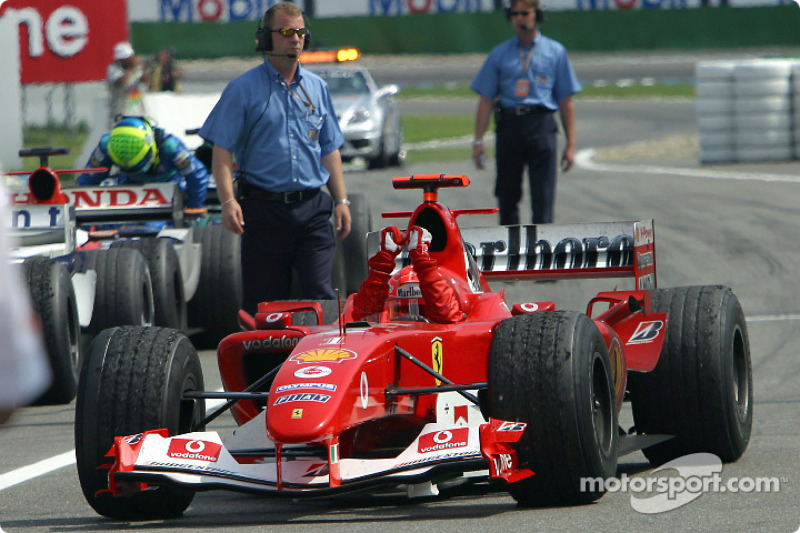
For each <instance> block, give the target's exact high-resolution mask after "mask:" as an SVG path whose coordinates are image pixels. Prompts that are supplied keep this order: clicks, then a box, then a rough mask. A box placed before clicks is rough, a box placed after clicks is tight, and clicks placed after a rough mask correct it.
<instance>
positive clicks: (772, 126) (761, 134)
mask: <svg viewBox="0 0 800 533" xmlns="http://www.w3.org/2000/svg"><path fill="white" fill-rule="evenodd" d="M695 76H696V80H697V101H696V102H697V103H696V105H697V129H698V137H699V141H700V162H701V163H727V162H754V161H788V160H792V159H797V158H798V157H800V148H798V145H797V141H796V140H795V139H798V138H800V112H798V103H800V96H798V95H800V61H792V60H783V59H756V60H746V61H738V62H737V61H703V62H699V63H697V65H696V67H695Z"/></svg>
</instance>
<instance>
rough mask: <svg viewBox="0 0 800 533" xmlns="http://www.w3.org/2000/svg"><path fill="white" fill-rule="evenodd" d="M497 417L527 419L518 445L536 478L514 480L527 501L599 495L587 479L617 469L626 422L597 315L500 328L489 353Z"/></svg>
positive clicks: (492, 410) (492, 408)
mask: <svg viewBox="0 0 800 533" xmlns="http://www.w3.org/2000/svg"><path fill="white" fill-rule="evenodd" d="M489 357H490V358H489V390H488V400H489V414H490V415H491V416H492V417H494V418H499V419H502V420H508V421H518V422H525V423H526V424H528V427H527V429H526V431H525V433H524V434H523V436H522V439H520V441H519V442H518V443H517V444H516V445H515V446H516V449H517V454H518V458H519V462H520V465H521V466H522V467H523V468H530V469H531V470H533V471H534V472H535V475H534V476H531V477H529V478H526V479H524V480H522V481H518V482H516V483H513V484H512V485H510V487H509V491H510V492H511V495H512V496H513V497H514V499H515V500H517V502H518V503H519V504H520V505H522V506H547V505H574V504H584V503H589V502H592V501H594V500H597V499H598V498H600V497H601V496H602V495H603V494H604V489H603V488H602V487H590V488H595V489H597V490H593V491H590V490H588V489H587V490H584V487H582V486H581V480H582V479H584V478H602V479H603V480H605V479H606V478H609V477H612V476H614V475H615V473H616V467H617V447H618V435H617V431H618V427H617V417H618V413H617V408H616V404H615V401H614V381H613V377H612V372H611V363H610V361H609V358H608V351H607V350H606V345H605V342H604V340H603V336H602V335H601V334H600V331H599V330H598V329H597V327H596V326H595V325H594V323H593V322H592V321H591V319H590V318H589V317H587V316H586V315H584V314H581V313H577V312H572V311H553V312H546V313H534V314H529V315H520V316H516V317H512V318H509V319H506V320H504V321H503V322H501V323H500V324H499V325H498V327H497V331H496V332H495V336H494V340H493V341H492V347H491V353H490V356H489Z"/></svg>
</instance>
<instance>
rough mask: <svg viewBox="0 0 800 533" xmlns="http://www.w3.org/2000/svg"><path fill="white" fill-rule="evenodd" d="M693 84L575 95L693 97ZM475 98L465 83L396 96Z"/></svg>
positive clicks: (614, 88)
mask: <svg viewBox="0 0 800 533" xmlns="http://www.w3.org/2000/svg"><path fill="white" fill-rule="evenodd" d="M694 96H695V86H694V85H693V84H691V83H672V84H668V83H654V84H653V85H642V84H641V83H633V84H631V85H630V86H622V87H620V86H617V85H607V86H605V87H595V86H586V87H584V88H583V91H581V92H580V93H578V94H577V95H575V98H576V99H583V98H694ZM422 97H427V98H432V97H433V98H475V99H476V101H477V96H476V95H475V93H474V92H473V91H472V90H470V88H469V87H467V86H466V85H454V84H450V85H437V86H432V87H425V88H420V87H403V90H402V91H400V93H399V94H398V98H402V99H404V100H411V99H414V98H422Z"/></svg>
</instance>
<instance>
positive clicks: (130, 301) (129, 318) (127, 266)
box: [81, 248, 155, 337]
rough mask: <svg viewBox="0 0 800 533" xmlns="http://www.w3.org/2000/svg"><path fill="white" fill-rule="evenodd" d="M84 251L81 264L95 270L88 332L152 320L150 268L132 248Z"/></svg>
mask: <svg viewBox="0 0 800 533" xmlns="http://www.w3.org/2000/svg"><path fill="white" fill-rule="evenodd" d="M81 253H82V254H84V258H85V259H84V263H83V265H84V266H83V268H84V269H85V270H94V271H95V272H96V273H97V285H96V289H95V297H94V309H93V310H92V321H91V323H90V324H89V327H88V328H87V331H88V333H89V334H90V336H92V337H93V336H94V335H97V334H98V333H99V332H101V331H102V330H104V329H106V328H110V327H113V326H123V325H134V326H149V325H151V324H152V323H153V318H154V315H155V306H154V304H153V285H152V282H151V279H150V269H149V268H148V267H147V261H146V260H145V259H144V257H143V256H142V254H140V253H139V252H138V251H136V250H128V249H123V248H116V249H114V248H111V249H108V250H91V251H87V252H81Z"/></svg>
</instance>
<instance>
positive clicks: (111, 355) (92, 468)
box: [75, 326, 205, 520]
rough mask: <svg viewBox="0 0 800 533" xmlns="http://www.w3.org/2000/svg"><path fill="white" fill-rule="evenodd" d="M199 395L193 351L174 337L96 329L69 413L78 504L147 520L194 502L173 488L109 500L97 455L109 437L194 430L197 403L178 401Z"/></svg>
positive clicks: (199, 412) (151, 330)
mask: <svg viewBox="0 0 800 533" xmlns="http://www.w3.org/2000/svg"><path fill="white" fill-rule="evenodd" d="M202 390H203V374H202V369H201V367H200V359H199V358H198V356H197V351H196V350H195V349H194V347H193V346H192V344H191V342H189V339H187V338H186V337H185V336H184V335H183V334H182V333H181V332H179V331H177V330H173V329H166V328H158V327H144V328H143V327H138V326H124V327H119V328H112V329H107V330H104V331H102V332H101V333H100V334H99V335H98V336H97V337H96V338H95V340H94V342H93V343H92V346H91V349H90V350H89V353H88V355H87V358H86V363H85V364H84V365H83V367H82V371H81V378H80V382H79V387H78V401H77V406H76V410H75V449H76V456H77V463H78V477H79V479H80V483H81V488H82V490H83V494H84V496H85V498H86V501H87V502H89V504H90V505H91V506H92V508H94V510H95V511H97V512H98V513H99V514H101V515H103V516H108V517H111V518H118V519H126V520H154V519H162V518H172V517H177V516H180V515H181V514H183V511H184V510H186V508H187V507H188V506H189V504H190V503H191V501H192V498H193V497H194V493H193V492H192V491H189V490H186V489H184V488H180V487H173V486H162V487H151V490H147V491H143V492H137V493H134V494H132V495H129V496H124V497H118V498H114V497H112V496H111V495H110V494H108V493H101V494H98V491H100V490H103V489H107V488H108V469H107V468H106V466H108V464H109V462H110V459H109V458H107V457H105V454H106V452H107V451H108V450H109V449H110V448H111V446H112V444H113V442H114V437H116V436H124V435H135V434H137V433H140V432H143V431H146V430H151V429H158V428H166V429H168V430H169V434H170V435H176V434H181V433H188V432H190V431H195V430H197V431H202V429H203V428H202V427H198V424H199V423H200V422H202V419H203V417H204V414H205V405H204V402H203V401H202V400H197V401H192V400H184V399H183V394H184V393H185V392H187V391H202Z"/></svg>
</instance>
